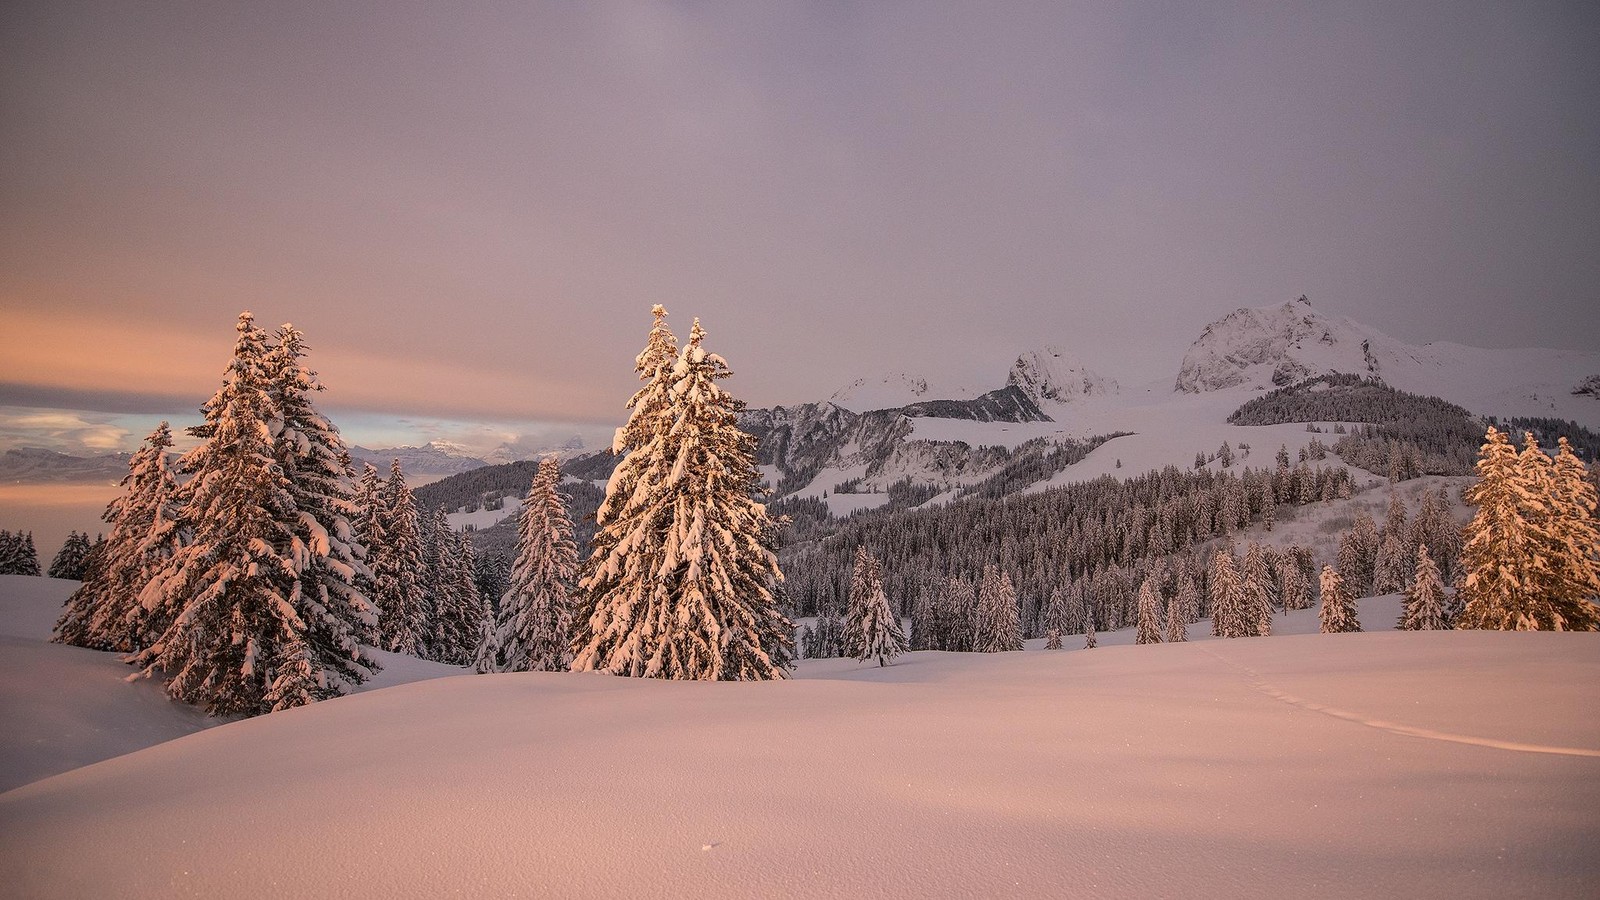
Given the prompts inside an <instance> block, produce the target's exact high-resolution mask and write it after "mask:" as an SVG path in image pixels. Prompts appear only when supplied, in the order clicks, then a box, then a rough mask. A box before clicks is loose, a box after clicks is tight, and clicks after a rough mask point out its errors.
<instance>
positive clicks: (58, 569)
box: [45, 530, 93, 581]
mask: <svg viewBox="0 0 1600 900" xmlns="http://www.w3.org/2000/svg"><path fill="white" fill-rule="evenodd" d="M91 546H93V545H92V544H90V542H89V535H88V534H87V533H83V532H79V531H76V530H74V531H72V532H71V533H70V534H68V535H67V540H66V542H65V543H63V544H62V545H61V549H60V550H58V551H56V555H55V558H53V559H51V560H50V570H49V571H48V572H46V573H45V577H47V578H64V579H67V580H69V581H82V580H83V571H84V567H85V565H86V564H87V563H88V561H89V548H90V547H91Z"/></svg>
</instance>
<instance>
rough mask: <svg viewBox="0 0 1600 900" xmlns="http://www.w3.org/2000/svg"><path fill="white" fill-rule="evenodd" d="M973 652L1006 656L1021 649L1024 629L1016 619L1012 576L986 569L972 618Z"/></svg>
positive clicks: (986, 567)
mask: <svg viewBox="0 0 1600 900" xmlns="http://www.w3.org/2000/svg"><path fill="white" fill-rule="evenodd" d="M972 624H973V629H972V649H973V650H974V651H975V652H978V653H1003V652H1005V651H1008V650H1021V649H1022V629H1021V624H1020V622H1019V621H1018V619H1017V592H1016V589H1015V588H1013V587H1012V586H1011V576H1010V575H1008V574H1006V573H1005V572H1002V571H1000V570H999V569H997V568H996V567H994V566H985V567H984V570H983V580H982V581H981V582H980V583H979V585H978V610H977V615H976V616H975V617H974V618H973V623H972Z"/></svg>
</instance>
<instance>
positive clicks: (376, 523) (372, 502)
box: [351, 464, 388, 646]
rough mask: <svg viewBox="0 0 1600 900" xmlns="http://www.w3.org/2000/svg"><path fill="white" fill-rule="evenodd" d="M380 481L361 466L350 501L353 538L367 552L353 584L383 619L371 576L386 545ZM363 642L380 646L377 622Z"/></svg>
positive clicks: (374, 581) (375, 586)
mask: <svg viewBox="0 0 1600 900" xmlns="http://www.w3.org/2000/svg"><path fill="white" fill-rule="evenodd" d="M383 490H384V484H383V478H382V477H381V476H379V475H378V470H377V469H375V468H373V467H372V465H371V464H366V465H363V466H362V470H361V476H360V478H358V479H357V480H356V487H355V494H354V497H353V498H352V500H351V503H352V505H353V507H354V513H355V519H354V520H353V522H354V525H355V530H356V539H357V541H359V542H360V544H361V546H362V547H364V548H365V549H366V551H367V558H366V563H367V564H366V566H365V568H363V569H362V570H361V571H359V572H357V573H356V583H357V586H358V587H359V588H360V589H361V593H362V595H363V596H365V597H366V598H367V600H368V602H369V603H371V604H372V607H373V612H374V613H375V614H376V615H377V616H378V617H379V620H380V621H381V618H382V606H381V601H380V598H379V596H378V588H377V579H376V577H375V575H374V572H375V570H376V567H377V565H378V558H379V554H380V553H381V552H382V549H383V547H384V545H385V544H386V543H387V542H388V535H387V534H386V533H385V532H384V528H383V523H384V520H385V519H386V518H388V513H387V511H386V506H387V505H386V504H385V503H384V499H383ZM361 640H362V642H363V643H366V644H372V645H374V646H381V645H382V643H383V638H382V633H381V632H380V630H379V623H378V622H376V621H375V622H373V623H372V624H371V625H370V626H369V627H368V628H367V630H366V631H365V632H364V633H363V634H362V635H361Z"/></svg>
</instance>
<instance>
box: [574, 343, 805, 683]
mask: <svg viewBox="0 0 1600 900" xmlns="http://www.w3.org/2000/svg"><path fill="white" fill-rule="evenodd" d="M664 315H665V312H664V311H661V312H659V313H658V314H657V327H658V329H659V330H663V331H664V329H665V326H664V324H662V322H661V317H662V316H664ZM651 335H652V344H653V343H654V341H655V335H656V331H655V330H652V332H651ZM666 336H667V337H669V338H670V332H669V333H667V335H666ZM704 341H705V331H704V330H703V329H702V328H701V327H700V323H699V321H698V320H696V322H695V323H694V327H693V328H692V329H691V331H690V334H689V342H688V344H687V345H685V346H684V347H683V349H682V350H681V351H680V352H679V353H678V357H677V360H676V362H675V363H674V364H673V365H672V367H671V369H670V370H669V369H667V368H666V367H665V366H664V365H662V364H660V363H658V362H657V363H651V362H650V359H651V358H653V353H654V351H652V349H651V348H650V347H647V348H646V350H645V353H643V354H641V355H640V361H641V362H640V365H641V368H645V369H653V370H654V371H653V373H652V374H651V376H650V377H651V378H652V383H655V382H658V381H659V382H664V383H665V384H664V390H659V391H658V390H653V389H651V388H650V387H649V386H647V387H646V388H645V389H643V390H641V391H640V392H639V394H636V395H635V401H636V402H635V404H634V415H633V416H630V418H629V423H628V424H627V425H624V426H623V429H622V433H621V434H619V436H618V438H619V439H618V441H616V443H617V444H621V445H622V446H621V447H620V448H618V449H621V450H622V451H623V452H626V453H627V456H626V457H625V458H624V459H623V460H622V461H621V462H620V463H618V465H617V469H616V472H615V473H613V475H612V479H611V482H610V483H609V484H608V485H607V488H606V500H605V501H604V503H603V504H602V505H601V507H600V510H599V512H598V513H597V516H596V523H597V527H598V532H597V534H598V535H603V537H597V538H596V541H595V552H594V555H593V556H591V558H590V561H589V564H588V565H587V566H586V567H585V570H584V575H583V578H582V580H581V581H580V587H581V588H582V589H583V590H584V591H586V592H587V593H588V594H589V596H590V598H591V600H590V604H591V605H590V607H589V608H590V609H592V612H590V614H589V615H588V616H587V618H585V619H584V620H583V621H581V622H579V623H578V628H577V629H576V634H575V638H574V643H573V647H574V650H575V653H574V657H573V661H572V668H573V669H575V670H579V671H591V670H592V671H603V672H610V673H612V674H616V675H630V676H636V677H650V678H679V679H699V680H708V681H711V680H727V681H749V680H764V679H774V678H783V677H785V676H786V675H787V670H788V668H789V665H790V659H791V657H792V655H793V652H794V626H793V625H792V624H791V623H790V622H789V620H788V618H787V617H786V616H784V614H783V612H782V611H781V610H779V609H778V606H777V603H776V602H775V601H774V599H773V595H772V586H773V585H774V584H775V583H776V582H777V581H778V580H780V579H781V578H782V577H783V576H782V573H781V572H779V570H778V560H777V555H776V554H775V553H773V551H772V548H771V546H770V544H771V540H770V535H771V532H772V528H771V525H770V519H769V518H768V516H767V511H766V507H765V506H763V505H762V504H760V503H758V502H756V500H755V495H756V492H757V491H758V490H759V489H760V483H761V476H760V474H759V473H758V472H757V471H756V468H755V458H754V457H755V442H754V440H753V439H752V438H751V437H750V436H749V435H747V434H745V433H744V432H742V431H740V430H739V428H738V426H737V424H736V421H735V419H736V413H737V412H738V409H739V402H738V401H737V400H735V399H734V398H733V397H732V395H730V394H728V393H727V392H726V391H724V390H723V389H722V388H721V387H720V386H718V384H717V382H718V381H720V380H722V379H724V378H727V377H728V376H729V375H731V374H732V372H730V371H729V369H728V366H727V363H726V362H724V361H723V359H722V357H720V356H717V355H716V354H714V353H710V352H708V351H706V349H705V348H704V346H703V344H704ZM641 395H643V396H642V397H641ZM658 397H659V398H662V399H664V400H665V405H664V406H663V407H661V408H659V409H656V408H653V407H654V406H655V404H656V402H657V400H656V398H658ZM630 435H633V436H632V437H630ZM634 440H637V443H633V441H634Z"/></svg>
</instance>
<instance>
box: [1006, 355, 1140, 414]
mask: <svg viewBox="0 0 1600 900" xmlns="http://www.w3.org/2000/svg"><path fill="white" fill-rule="evenodd" d="M1006 384H1007V385H1010V386H1012V387H1017V388H1020V389H1021V390H1022V391H1023V392H1024V393H1026V394H1027V395H1028V396H1029V397H1031V398H1033V400H1034V402H1036V403H1038V402H1041V401H1046V400H1049V401H1054V402H1057V403H1067V402H1071V401H1073V400H1076V399H1078V398H1080V397H1097V396H1104V395H1107V394H1115V393H1117V383H1116V381H1114V380H1112V379H1109V378H1104V377H1101V376H1100V375H1099V374H1098V373H1096V372H1094V371H1093V370H1091V369H1089V368H1088V367H1087V366H1085V365H1084V364H1083V363H1082V361H1080V360H1079V359H1078V358H1077V357H1076V356H1074V355H1072V354H1070V353H1067V352H1064V351H1062V350H1061V349H1059V348H1057V347H1054V346H1045V347H1041V348H1039V349H1037V350H1029V351H1027V352H1026V353H1023V354H1022V355H1021V356H1018V357H1017V361H1016V362H1015V363H1012V365H1011V372H1010V373H1009V374H1008V375H1007V376H1006Z"/></svg>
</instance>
